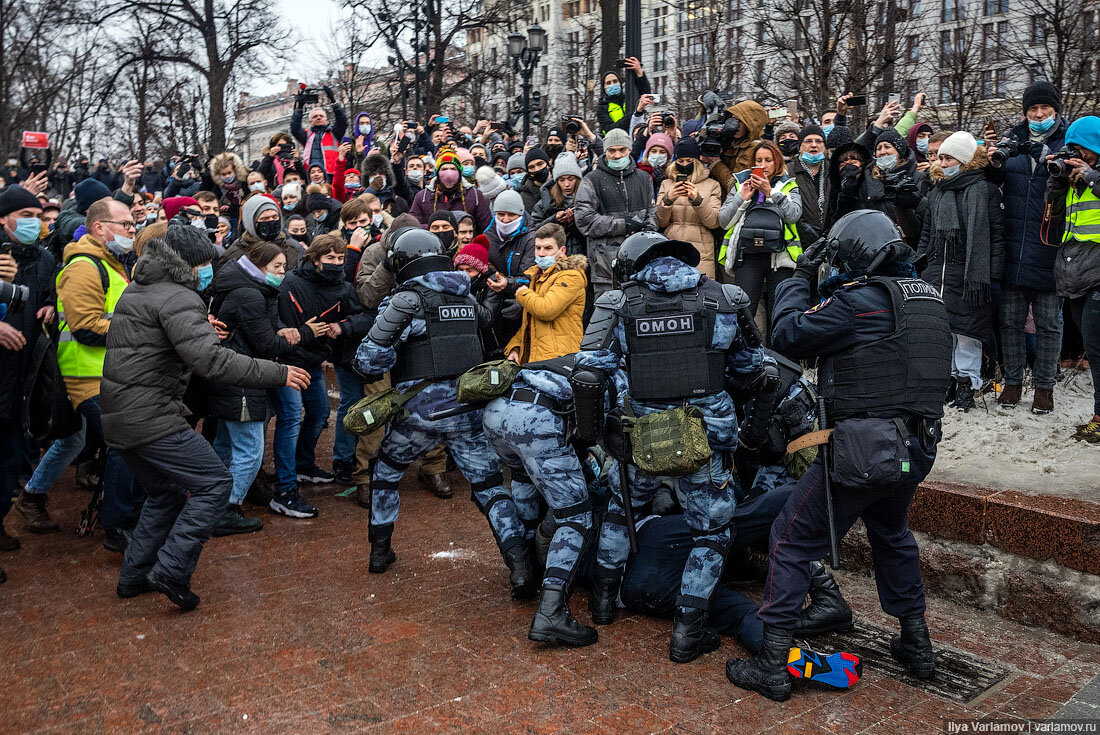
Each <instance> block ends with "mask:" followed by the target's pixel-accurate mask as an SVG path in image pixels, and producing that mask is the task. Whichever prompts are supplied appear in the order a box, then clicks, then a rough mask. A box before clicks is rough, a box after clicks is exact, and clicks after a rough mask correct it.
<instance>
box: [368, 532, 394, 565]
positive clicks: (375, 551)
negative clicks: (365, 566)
mask: <svg viewBox="0 0 1100 735" xmlns="http://www.w3.org/2000/svg"><path fill="white" fill-rule="evenodd" d="M368 528H369V530H368V531H367V538H368V539H369V540H370V572H371V574H382V573H383V572H385V571H386V570H387V569H389V568H390V564H393V563H394V562H395V561H397V554H395V553H393V549H392V548H391V547H390V539H391V538H392V537H393V524H392V523H387V524H386V525H384V526H374V525H371V526H369V527H368Z"/></svg>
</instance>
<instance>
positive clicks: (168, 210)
mask: <svg viewBox="0 0 1100 735" xmlns="http://www.w3.org/2000/svg"><path fill="white" fill-rule="evenodd" d="M161 204H162V205H163V206H164V216H165V217H167V218H168V219H169V220H171V219H172V218H173V217H175V216H176V215H177V214H179V213H180V210H181V209H183V208H184V207H194V208H195V209H198V208H199V203H198V202H197V201H195V200H194V199H192V198H191V197H168V198H167V199H165V200H164V201H163V202H161Z"/></svg>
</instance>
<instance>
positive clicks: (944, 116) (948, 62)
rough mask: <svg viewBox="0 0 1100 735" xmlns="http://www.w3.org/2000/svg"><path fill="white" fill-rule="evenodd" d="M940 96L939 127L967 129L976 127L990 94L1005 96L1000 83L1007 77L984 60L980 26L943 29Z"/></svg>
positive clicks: (937, 115)
mask: <svg viewBox="0 0 1100 735" xmlns="http://www.w3.org/2000/svg"><path fill="white" fill-rule="evenodd" d="M939 43H940V53H939V71H940V78H939V80H938V81H939V85H938V86H939V90H938V91H939V95H938V100H937V102H938V104H937V105H936V106H935V107H934V108H933V109H934V113H935V116H936V123H937V127H942V128H944V129H947V130H965V129H967V128H968V127H972V125H973V123H974V122H975V120H976V118H977V117H978V116H979V115H980V114H981V112H982V110H983V109H985V108H987V107H988V102H986V100H988V99H989V98H990V97H994V96H1002V95H1001V94H999V93H998V89H997V87H998V86H1003V85H1004V80H1001V79H999V78H998V77H996V75H995V74H994V75H993V76H990V75H987V74H986V73H985V71H987V70H988V71H989V72H990V74H993V72H992V70H989V69H988V66H987V65H986V64H985V63H984V60H983V59H982V44H981V42H980V34H979V32H978V27H977V26H975V25H973V24H965V23H963V24H960V25H959V26H958V27H956V28H952V29H948V30H943V31H940V37H939Z"/></svg>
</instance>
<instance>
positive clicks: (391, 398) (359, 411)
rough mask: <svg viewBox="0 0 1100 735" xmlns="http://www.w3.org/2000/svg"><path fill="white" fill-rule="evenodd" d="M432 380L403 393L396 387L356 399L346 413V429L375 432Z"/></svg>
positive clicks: (422, 381)
mask: <svg viewBox="0 0 1100 735" xmlns="http://www.w3.org/2000/svg"><path fill="white" fill-rule="evenodd" d="M431 382H432V381H430V380H421V381H420V382H419V383H417V384H416V385H414V386H413V387H412V388H409V389H408V390H407V391H405V392H404V393H402V392H401V391H399V390H397V389H396V388H390V389H389V390H384V391H382V392H381V393H375V394H374V395H372V396H366V397H365V398H362V399H360V400H359V401H356V403H355V405H353V406H352V407H351V408H349V409H348V412H347V413H346V414H344V430H345V431H347V432H348V433H349V434H354V435H355V436H365V435H367V434H373V433H374V432H376V431H378V430H379V429H381V428H382V427H384V426H385V425H386V424H387V423H388V422H389V421H390V420H391V419H393V418H394V417H396V416H397V415H398V414H400V413H401V412H402V411H403V410H404V408H403V407H404V405H405V404H406V403H408V401H409V400H410V399H411V398H412V397H413V396H415V395H416V394H417V393H419V392H420V391H422V390H424V389H425V388H427V387H428V386H429V385H431Z"/></svg>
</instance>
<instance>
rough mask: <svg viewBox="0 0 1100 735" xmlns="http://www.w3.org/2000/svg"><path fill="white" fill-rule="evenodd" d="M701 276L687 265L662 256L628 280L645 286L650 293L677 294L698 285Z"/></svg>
mask: <svg viewBox="0 0 1100 735" xmlns="http://www.w3.org/2000/svg"><path fill="white" fill-rule="evenodd" d="M702 277H703V274H702V273H700V272H699V271H697V270H696V269H694V268H692V267H691V266H690V265H688V264H687V263H684V262H683V261H680V260H677V259H676V258H670V257H668V256H662V257H660V258H654V259H653V260H651V261H649V262H648V263H646V264H645V265H644V266H643V267H642V269H641V270H640V271H638V272H637V273H635V274H634V275H633V276H631V277H630V280H632V281H637V282H638V283H642V284H645V286H646V288H648V289H649V290H651V291H660V292H664V293H677V292H679V291H687V290H688V289H691V288H695V287H696V286H697V285H699V280H700V279H701V278H702Z"/></svg>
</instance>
